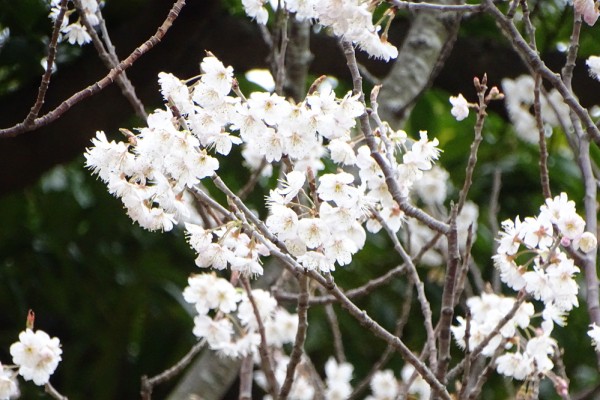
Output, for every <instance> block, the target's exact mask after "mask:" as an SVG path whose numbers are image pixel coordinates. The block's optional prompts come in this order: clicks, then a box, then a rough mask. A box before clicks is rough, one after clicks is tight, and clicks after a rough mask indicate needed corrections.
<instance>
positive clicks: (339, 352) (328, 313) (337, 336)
mask: <svg viewBox="0 0 600 400" xmlns="http://www.w3.org/2000/svg"><path fill="white" fill-rule="evenodd" d="M324 308H325V317H327V322H328V323H329V328H330V329H331V336H332V337H333V351H334V354H335V358H336V360H337V362H338V363H343V362H346V353H345V351H344V342H343V340H342V331H341V330H340V324H339V322H338V319H337V315H335V310H334V309H333V305H332V304H331V303H329V304H325V306H324Z"/></svg>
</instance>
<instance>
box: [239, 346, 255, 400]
mask: <svg viewBox="0 0 600 400" xmlns="http://www.w3.org/2000/svg"><path fill="white" fill-rule="evenodd" d="M253 367H254V360H253V359H252V354H248V355H247V356H246V357H244V359H243V360H242V365H241V367H240V395H239V396H238V399H239V400H252V378H253V375H252V369H253Z"/></svg>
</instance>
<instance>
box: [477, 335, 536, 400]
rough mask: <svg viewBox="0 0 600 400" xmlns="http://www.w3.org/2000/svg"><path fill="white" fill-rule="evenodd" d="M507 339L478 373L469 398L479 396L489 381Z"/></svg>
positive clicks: (504, 339) (503, 340)
mask: <svg viewBox="0 0 600 400" xmlns="http://www.w3.org/2000/svg"><path fill="white" fill-rule="evenodd" d="M507 341H508V340H507V339H506V338H503V339H502V341H501V343H500V345H499V346H498V348H497V349H496V351H495V352H494V354H493V355H492V357H490V360H489V361H488V362H487V363H486V366H485V368H484V369H483V371H481V372H480V373H478V374H477V375H476V376H477V381H476V382H475V385H474V387H473V388H472V389H471V390H470V391H469V396H468V397H467V398H468V399H469V400H474V399H476V398H477V397H478V396H479V394H480V393H481V389H483V385H484V384H485V382H487V380H488V379H489V378H490V376H492V373H493V372H494V366H495V364H496V359H497V358H498V357H499V356H500V354H502V352H504V350H505V345H506V343H507ZM532 398H537V397H532Z"/></svg>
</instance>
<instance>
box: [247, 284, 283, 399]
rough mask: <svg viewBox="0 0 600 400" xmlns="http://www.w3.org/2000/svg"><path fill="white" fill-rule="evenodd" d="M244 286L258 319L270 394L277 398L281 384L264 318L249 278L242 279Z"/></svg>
mask: <svg viewBox="0 0 600 400" xmlns="http://www.w3.org/2000/svg"><path fill="white" fill-rule="evenodd" d="M241 282H242V286H243V287H244V290H245V291H246V295H247V296H248V300H249V301H250V304H251V305H252V311H253V312H254V318H256V323H257V324H258V333H259V334H260V346H258V354H259V355H260V364H261V367H262V370H263V372H264V373H265V377H266V378H267V384H268V386H269V388H268V392H269V394H270V395H271V396H272V397H273V398H276V397H277V393H278V392H279V384H278V383H277V379H276V378H275V370H274V369H273V366H274V362H273V357H272V355H271V352H270V351H269V346H268V345H267V334H266V332H265V326H264V324H263V322H262V317H261V315H260V312H259V309H258V305H257V304H256V300H254V296H253V295H252V288H251V287H250V281H249V280H248V277H247V276H242V277H241Z"/></svg>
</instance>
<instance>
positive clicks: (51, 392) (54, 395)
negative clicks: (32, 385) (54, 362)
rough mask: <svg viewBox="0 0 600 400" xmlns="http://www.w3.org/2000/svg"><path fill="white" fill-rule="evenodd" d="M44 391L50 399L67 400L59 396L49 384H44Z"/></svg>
mask: <svg viewBox="0 0 600 400" xmlns="http://www.w3.org/2000/svg"><path fill="white" fill-rule="evenodd" d="M44 389H45V390H46V393H48V394H49V395H50V396H51V397H53V398H55V399H56V400H69V399H68V398H67V397H66V396H63V395H62V394H60V393H59V392H58V390H56V389H55V388H54V386H52V384H51V383H50V382H48V383H46V385H45V386H44Z"/></svg>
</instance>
